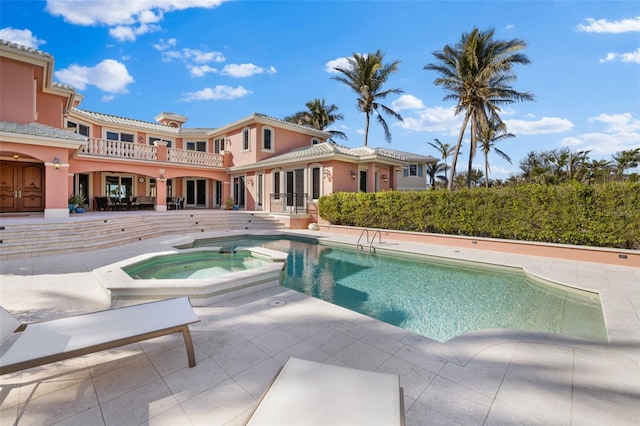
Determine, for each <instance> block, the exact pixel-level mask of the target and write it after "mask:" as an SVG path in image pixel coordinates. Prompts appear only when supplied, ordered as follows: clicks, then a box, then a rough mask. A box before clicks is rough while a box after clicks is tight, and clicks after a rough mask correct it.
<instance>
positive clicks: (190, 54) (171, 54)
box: [153, 38, 226, 64]
mask: <svg viewBox="0 0 640 426" xmlns="http://www.w3.org/2000/svg"><path fill="white" fill-rule="evenodd" d="M176 44H177V43H176V39H174V38H172V39H169V41H168V42H165V41H164V40H162V39H160V43H158V44H154V45H153V47H154V48H155V49H156V50H158V51H160V52H161V53H162V58H163V60H164V61H165V62H171V61H172V60H174V59H179V60H181V61H184V62H193V63H196V64H206V63H208V62H224V61H226V58H225V57H224V55H223V54H222V53H221V52H216V51H210V52H207V51H203V50H200V49H190V48H184V49H170V48H171V47H175V45H176Z"/></svg>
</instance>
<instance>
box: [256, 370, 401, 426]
mask: <svg viewBox="0 0 640 426" xmlns="http://www.w3.org/2000/svg"><path fill="white" fill-rule="evenodd" d="M245 425H251V426H257V425H296V426H316V425H317V426H327V425H367V426H374V425H384V426H392V425H404V398H403V394H402V388H401V387H400V378H399V377H398V375H396V374H387V373H378V372H372V371H364V370H356V369H353V368H345V367H338V366H334V365H328V364H321V363H317V362H312V361H306V360H303V359H298V358H289V360H288V361H287V363H286V364H285V365H284V366H283V367H282V369H281V370H280V371H279V372H278V374H277V375H276V377H275V378H274V380H273V382H272V383H271V385H270V386H269V388H268V389H267V390H266V392H265V393H264V395H263V396H262V398H261V400H260V401H259V402H258V405H257V406H256V408H255V409H254V410H253V412H252V413H251V414H250V415H249V418H248V419H247V420H246V422H245Z"/></svg>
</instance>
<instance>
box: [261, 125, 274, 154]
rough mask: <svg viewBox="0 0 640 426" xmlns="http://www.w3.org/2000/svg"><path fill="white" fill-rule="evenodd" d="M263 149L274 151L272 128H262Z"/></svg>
mask: <svg viewBox="0 0 640 426" xmlns="http://www.w3.org/2000/svg"><path fill="white" fill-rule="evenodd" d="M262 149H263V150H265V151H273V129H271V128H270V127H263V128H262Z"/></svg>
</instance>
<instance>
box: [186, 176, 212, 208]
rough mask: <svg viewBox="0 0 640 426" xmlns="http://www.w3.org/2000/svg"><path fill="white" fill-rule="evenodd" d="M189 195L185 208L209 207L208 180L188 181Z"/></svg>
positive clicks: (187, 194)
mask: <svg viewBox="0 0 640 426" xmlns="http://www.w3.org/2000/svg"><path fill="white" fill-rule="evenodd" d="M186 185H187V193H186V201H185V206H188V207H206V206H207V180H206V179H186Z"/></svg>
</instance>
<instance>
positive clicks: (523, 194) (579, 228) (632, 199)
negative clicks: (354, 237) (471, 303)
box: [318, 182, 640, 249]
mask: <svg viewBox="0 0 640 426" xmlns="http://www.w3.org/2000/svg"><path fill="white" fill-rule="evenodd" d="M318 206H319V213H320V216H321V217H322V218H323V219H325V220H327V221H329V222H330V223H332V224H335V225H347V226H357V227H367V228H383V229H394V230H403V231H415V232H431V233H440V234H453V235H467V236H475V237H490V238H503V239H514V240H526V241H540V242H551V243H562V244H575V245H585V246H598V247H612V248H626V249H640V183H639V182H611V183H606V184H600V185H588V184H583V183H579V182H570V183H567V184H563V185H544V184H526V185H517V186H513V187H500V188H489V189H485V188H476V189H465V190H461V191H455V192H449V191H410V192H398V191H384V192H378V193H344V192H343V193H335V194H331V195H328V196H324V197H321V198H320V201H319V204H318Z"/></svg>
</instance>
